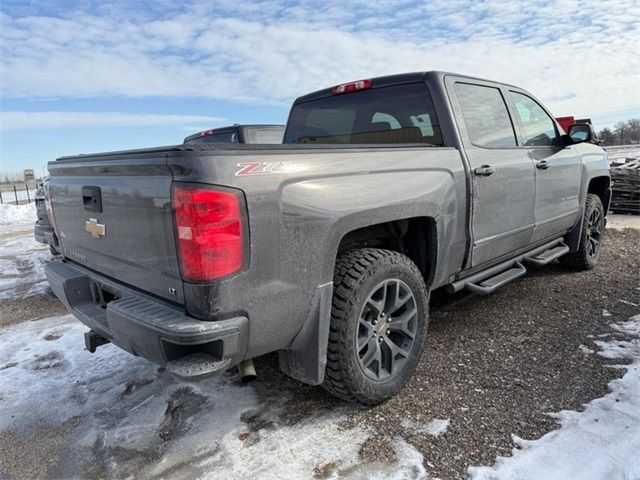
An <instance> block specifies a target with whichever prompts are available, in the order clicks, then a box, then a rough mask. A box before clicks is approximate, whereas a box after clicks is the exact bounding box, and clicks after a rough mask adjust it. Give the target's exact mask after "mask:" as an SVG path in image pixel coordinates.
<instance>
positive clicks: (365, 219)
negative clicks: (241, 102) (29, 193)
mask: <svg viewBox="0 0 640 480" xmlns="http://www.w3.org/2000/svg"><path fill="white" fill-rule="evenodd" d="M592 138H593V127H591V126H590V125H574V126H572V127H571V129H570V131H569V134H568V135H563V134H562V133H561V131H560V130H559V128H558V125H557V123H556V121H555V120H554V119H553V117H552V116H551V115H550V114H549V112H548V111H547V110H546V109H545V108H544V107H543V106H542V105H541V104H540V102H538V101H537V100H536V99H535V98H534V97H533V96H532V95H531V94H529V93H528V92H526V91H524V90H522V89H520V88H517V87H514V86H510V85H504V84H501V83H497V82H491V81H487V80H481V79H476V78H472V77H465V76H461V75H455V74H447V73H443V72H426V73H411V74H402V75H394V76H389V77H381V78H374V79H372V80H361V81H357V82H351V83H347V84H343V85H338V86H335V87H333V88H329V89H325V90H321V91H318V92H315V93H311V94H309V95H305V96H303V97H300V98H299V99H297V100H296V101H295V102H294V104H293V107H292V109H291V113H290V116H289V121H288V124H287V128H286V132H285V136H284V143H285V144H284V145H234V146H233V148H229V146H228V145H216V144H205V145H202V144H200V145H198V144H193V145H180V146H174V147H161V148H152V149H145V150H132V151H124V152H112V153H104V154H96V155H79V156H72V157H64V158H61V159H58V160H57V161H55V162H51V163H50V164H49V171H50V172H51V179H50V192H51V202H52V205H53V212H54V213H55V229H56V233H57V234H58V237H59V239H60V242H61V248H62V255H63V257H64V258H63V259H62V260H60V261H55V262H51V263H49V264H48V265H47V267H46V270H45V271H46V274H47V278H48V280H49V283H50V284H51V287H52V288H53V290H54V292H55V293H56V295H57V296H58V297H59V298H60V299H61V300H62V301H63V302H64V303H65V304H66V305H67V306H68V307H69V308H70V309H71V311H72V312H73V313H74V314H75V315H76V316H77V317H78V318H79V319H80V320H81V321H82V322H84V323H85V324H87V325H88V326H89V327H90V328H91V329H92V330H91V332H89V333H88V334H87V336H86V345H87V348H88V349H89V350H90V351H93V350H95V348H96V347H97V346H99V345H100V344H102V343H105V342H108V341H111V342H113V343H115V344H116V345H118V346H119V347H121V348H123V349H125V350H127V351H129V352H131V353H133V354H135V355H140V356H143V357H145V358H147V359H149V360H152V361H154V362H157V363H159V364H162V365H166V368H167V370H168V371H170V372H172V373H173V374H175V375H178V376H181V377H185V378H200V377H204V376H207V375H211V374H215V373H219V372H222V371H224V370H226V369H228V368H230V367H232V366H234V365H238V364H240V369H241V371H245V367H247V366H248V365H249V363H250V359H252V358H254V357H256V356H259V355H263V354H265V353H268V352H273V351H278V352H279V357H280V366H281V368H282V370H283V371H284V372H286V373H287V374H289V375H290V376H292V377H294V378H297V379H299V380H301V381H303V382H307V383H310V384H315V385H317V384H323V385H324V386H325V387H326V388H327V389H328V390H330V391H331V392H333V393H334V394H336V395H338V396H340V397H342V398H345V399H348V400H353V401H359V402H363V403H376V402H380V401H382V400H384V399H385V398H388V397H389V396H390V395H393V394H394V393H396V392H397V391H398V390H399V389H401V388H402V386H403V385H404V383H405V382H406V381H407V379H408V378H409V376H410V375H411V373H412V371H413V369H414V367H415V365H416V363H417V361H418V359H419V357H420V355H421V353H422V348H423V343H424V339H425V336H426V332H427V323H428V299H429V292H430V291H432V290H433V289H436V288H441V287H446V288H447V289H448V290H449V291H458V290H461V289H467V290H470V291H472V292H476V293H480V294H487V293H491V292H493V291H495V290H496V289H498V288H499V287H501V286H502V285H504V284H506V283H507V282H509V281H511V280H514V279H516V278H519V277H520V276H522V275H524V274H525V273H526V266H527V265H536V266H540V265H545V264H548V263H550V262H552V261H554V260H555V259H559V260H560V262H561V263H562V264H563V265H566V266H567V267H570V268H574V269H586V268H591V267H593V266H594V265H595V264H596V263H597V261H598V258H599V253H600V246H601V243H602V238H603V233H604V221H605V215H606V212H607V210H608V205H609V198H610V179H609V165H608V162H607V157H606V153H605V152H604V151H603V150H602V149H601V148H600V147H598V146H597V145H594V144H592V143H590V141H591V139H592ZM241 362H242V363H241Z"/></svg>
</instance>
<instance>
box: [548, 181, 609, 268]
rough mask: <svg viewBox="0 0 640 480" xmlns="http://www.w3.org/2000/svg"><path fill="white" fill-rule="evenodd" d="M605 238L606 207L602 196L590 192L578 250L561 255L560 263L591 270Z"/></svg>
mask: <svg viewBox="0 0 640 480" xmlns="http://www.w3.org/2000/svg"><path fill="white" fill-rule="evenodd" d="M603 239H604V207H603V206H602V201H601V200H600V197H598V196H597V195H594V194H592V193H589V194H587V201H586V202H585V207H584V217H583V219H582V232H581V234H580V245H579V246H578V250H577V251H575V252H571V253H567V254H566V255H564V256H562V257H560V259H559V261H560V264H561V265H562V266H563V267H567V268H570V269H572V270H589V269H591V268H593V267H595V266H596V265H597V263H598V259H599V258H600V250H601V248H602V240H603Z"/></svg>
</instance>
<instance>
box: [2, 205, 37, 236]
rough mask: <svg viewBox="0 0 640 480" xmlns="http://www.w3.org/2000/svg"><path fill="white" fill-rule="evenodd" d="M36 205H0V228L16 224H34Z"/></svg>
mask: <svg viewBox="0 0 640 480" xmlns="http://www.w3.org/2000/svg"><path fill="white" fill-rule="evenodd" d="M36 220H37V216H36V204H35V203H34V202H32V203H29V204H26V205H9V204H6V203H3V204H0V226H6V225H12V226H13V225H15V224H16V223H28V222H31V224H34V223H36ZM0 231H2V230H0Z"/></svg>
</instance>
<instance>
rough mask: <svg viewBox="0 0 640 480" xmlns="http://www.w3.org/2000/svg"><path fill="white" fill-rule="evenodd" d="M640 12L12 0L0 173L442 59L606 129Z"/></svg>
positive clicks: (171, 139) (624, 82)
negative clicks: (583, 117) (525, 89)
mask: <svg viewBox="0 0 640 480" xmlns="http://www.w3.org/2000/svg"><path fill="white" fill-rule="evenodd" d="M638 18H640V4H639V3H638V2H637V1H636V0H581V1H580V2H577V1H574V0H571V1H564V0H559V1H554V2H551V1H543V0H535V1H534V0H520V1H517V2H514V1H513V0H497V1H483V0H430V1H426V2H419V1H406V0H387V1H381V2H376V1H373V0H367V1H363V0H354V1H349V2H345V1H344V0H341V1H337V0H324V1H321V2H317V1H311V0H301V1H299V2H293V1H288V0H259V1H243V2H237V1H231V0H222V1H199V0H198V1H194V2H175V1H167V0H156V1H153V2H126V1H112V2H102V1H92V0H79V1H72V0H70V1H58V2H51V1H32V2H29V1H24V0H22V1H15V0H3V2H2V4H1V6H0V55H1V56H0V94H1V104H0V115H1V117H0V173H1V172H5V171H16V170H21V169H23V168H35V169H36V170H37V171H38V172H42V171H43V169H44V166H45V165H46V162H47V161H49V160H52V159H54V158H56V157H57V156H60V155H64V154H73V153H80V152H84V153H89V152H95V151H104V150H114V149H123V148H136V147H145V146H155V145H166V144H173V143H179V142H180V141H181V140H182V138H183V137H184V136H186V135H187V134H189V133H192V132H195V131H197V130H200V129H204V128H211V127H216V126H222V125H226V124H230V123H284V122H285V121H286V116H287V112H288V108H289V105H290V103H291V101H292V100H293V99H294V98H295V97H297V96H299V95H302V94H304V93H306V92H309V91H312V90H315V89H318V88H323V87H326V86H330V85H334V84H337V83H342V82H345V81H349V80H354V79H359V78H367V77H372V76H377V75H386V74H391V73H398V72H406V71H419V70H432V69H438V70H448V71H455V72H460V73H466V74H472V75H477V76H482V77H488V78H493V79H498V80H503V81H506V82H509V83H513V84H516V85H519V86H522V87H524V88H527V89H529V90H530V91H532V92H533V93H534V94H535V95H536V96H538V97H539V98H540V99H542V100H543V102H545V104H546V105H547V106H548V107H549V108H550V109H551V110H552V112H554V114H556V115H558V116H560V115H567V114H575V115H577V116H580V117H582V116H589V117H591V118H593V119H594V121H595V123H596V127H597V128H602V127H605V126H610V125H612V124H614V123H616V122H617V121H619V120H624V119H627V118H630V117H639V116H640V83H639V78H640V60H639V55H638V54H637V52H636V49H637V39H638V38H639V35H640V32H639V31H638Z"/></svg>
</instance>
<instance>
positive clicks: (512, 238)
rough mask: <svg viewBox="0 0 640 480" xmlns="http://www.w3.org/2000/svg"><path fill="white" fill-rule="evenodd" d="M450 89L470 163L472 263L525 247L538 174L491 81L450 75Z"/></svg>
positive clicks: (531, 224)
mask: <svg viewBox="0 0 640 480" xmlns="http://www.w3.org/2000/svg"><path fill="white" fill-rule="evenodd" d="M446 84H447V90H448V93H449V97H450V99H451V103H452V106H453V110H454V115H455V119H456V123H457V125H458V129H459V131H460V134H461V137H462V142H463V147H464V150H465V153H466V156H467V158H468V161H469V165H470V168H471V177H472V180H471V182H472V185H471V188H472V198H471V210H472V212H471V216H472V218H471V230H472V235H473V239H472V240H473V243H472V251H471V255H472V256H471V266H472V267H475V266H477V265H481V264H483V263H486V262H488V261H491V260H494V259H497V258H499V257H501V256H504V255H507V254H509V253H512V252H514V251H516V250H518V249H520V248H524V247H526V246H527V245H528V244H529V242H530V240H531V235H532V233H533V229H534V223H535V218H534V202H535V177H534V166H533V162H532V160H531V158H530V157H529V155H528V151H527V149H524V148H521V146H520V145H519V139H518V136H517V135H516V128H515V125H514V122H513V119H512V118H511V116H510V113H509V110H508V108H507V103H506V99H505V96H506V94H507V92H506V91H505V90H504V89H503V88H502V87H501V86H500V85H496V84H493V83H491V82H483V81H476V80H471V79H466V78H460V77H452V76H448V77H447V80H446Z"/></svg>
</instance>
